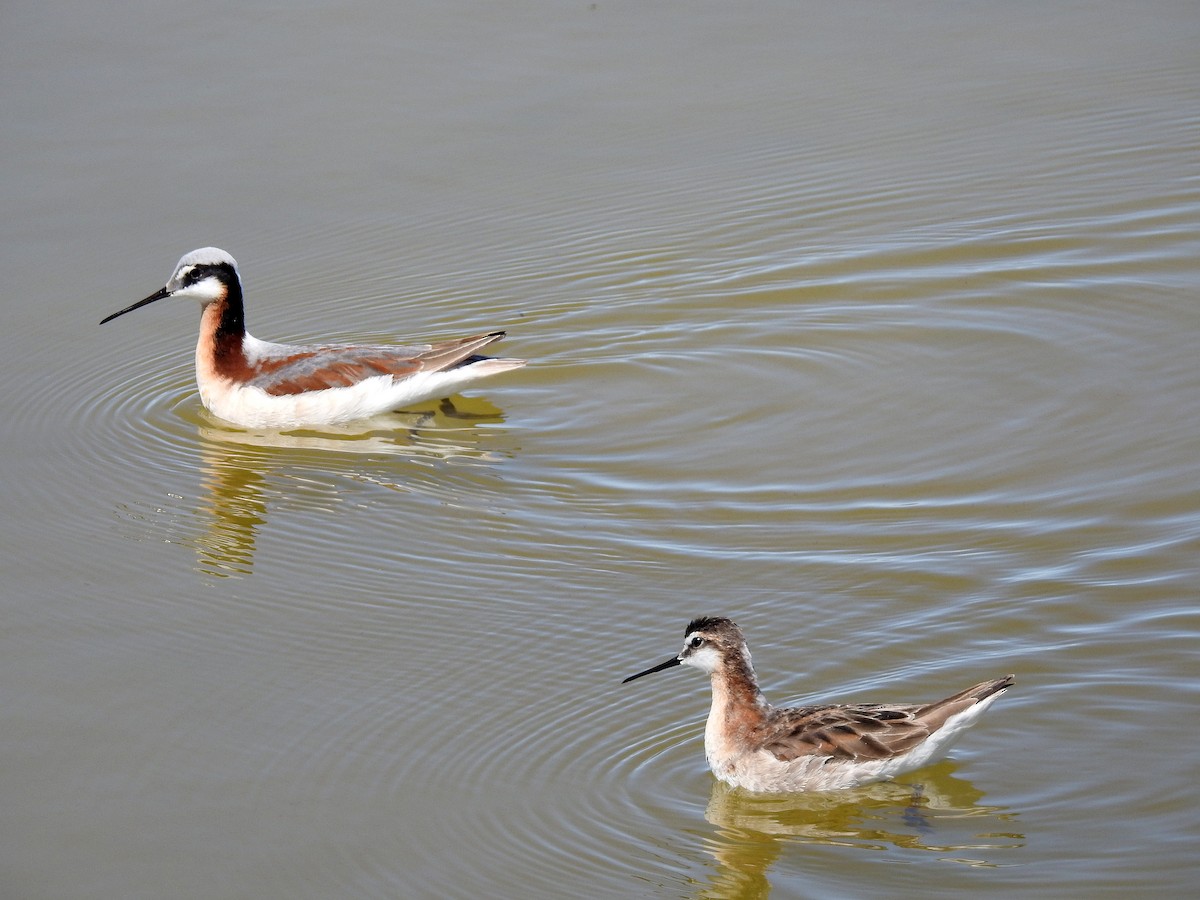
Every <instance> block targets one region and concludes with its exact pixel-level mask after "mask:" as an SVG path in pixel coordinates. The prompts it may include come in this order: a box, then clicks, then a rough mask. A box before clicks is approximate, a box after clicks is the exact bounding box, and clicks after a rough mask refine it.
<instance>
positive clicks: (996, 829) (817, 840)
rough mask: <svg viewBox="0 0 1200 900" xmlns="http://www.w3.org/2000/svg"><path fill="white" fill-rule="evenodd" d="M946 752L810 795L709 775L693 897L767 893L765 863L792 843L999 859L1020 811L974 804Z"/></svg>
mask: <svg viewBox="0 0 1200 900" xmlns="http://www.w3.org/2000/svg"><path fill="white" fill-rule="evenodd" d="M953 768H954V763H952V762H949V761H944V762H942V763H939V764H937V765H936V766H931V767H930V768H928V769H924V770H922V771H921V772H920V773H914V775H915V776H917V777H918V778H919V781H916V780H914V781H911V782H909V783H906V784H900V783H894V782H892V783H881V784H873V785H867V786H865V787H861V788H856V789H854V790H849V791H832V792H828V793H814V794H786V795H763V794H749V793H746V792H745V791H739V790H737V789H734V788H730V787H729V786H728V785H725V784H723V783H722V782H719V781H714V783H713V789H712V795H711V796H710V798H709V802H708V807H707V808H706V810H705V818H707V819H708V821H709V822H710V823H711V824H712V825H713V826H715V828H716V831H715V832H714V833H713V835H712V836H711V838H710V839H709V840H708V846H707V848H706V849H707V850H708V852H709V853H710V854H711V855H712V857H713V859H714V860H715V861H716V866H715V868H714V870H713V875H712V877H711V879H710V880H709V883H708V884H706V885H704V886H703V887H702V888H701V890H700V891H699V893H698V894H697V896H698V897H702V898H706V900H717V898H720V900H735V898H736V900H750V898H763V897H768V896H769V895H770V892H771V886H770V880H769V878H768V870H769V869H770V867H771V865H772V864H773V863H774V862H775V861H776V860H777V859H778V858H779V857H780V855H781V854H782V853H783V852H784V851H785V849H786V848H787V847H788V845H789V844H797V843H801V844H826V845H835V846H841V847H849V848H857V849H861V850H880V849H884V848H887V847H892V848H899V849H901V850H913V851H927V852H934V853H937V854H938V855H939V856H941V857H943V858H947V859H952V860H954V861H958V862H962V863H964V864H969V865H981V866H987V865H995V863H994V862H993V859H994V856H995V854H996V853H997V852H1000V851H1004V850H1010V849H1014V848H1017V847H1020V846H1022V845H1023V844H1024V836H1023V835H1021V834H1017V833H1015V832H1013V830H1012V825H1013V820H1014V819H1015V818H1016V814H1015V813H1013V812H1011V811H1008V810H1005V809H1003V808H1001V807H996V806H986V805H983V804H981V803H980V801H981V799H982V797H983V794H982V793H981V792H980V791H978V790H977V789H976V788H975V787H973V786H972V785H971V784H969V783H968V782H966V781H963V780H962V779H960V778H956V777H954V776H953V775H952V774H951V772H952V770H953Z"/></svg>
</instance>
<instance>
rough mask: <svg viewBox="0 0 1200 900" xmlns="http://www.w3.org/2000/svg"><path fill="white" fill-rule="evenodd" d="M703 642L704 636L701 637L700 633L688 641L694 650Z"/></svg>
mask: <svg viewBox="0 0 1200 900" xmlns="http://www.w3.org/2000/svg"><path fill="white" fill-rule="evenodd" d="M703 643H704V638H702V637H700V635H696V636H695V637H694V638H692V639H691V640H690V641H688V646H689V647H691V648H692V649H693V650H695V649H696V648H697V647H699V646H700V645H701V644H703Z"/></svg>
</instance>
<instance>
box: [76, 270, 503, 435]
mask: <svg viewBox="0 0 1200 900" xmlns="http://www.w3.org/2000/svg"><path fill="white" fill-rule="evenodd" d="M164 297H190V298H192V299H194V300H198V301H200V308H201V313H200V339H199V341H197V343H196V384H197V386H198V387H199V388H200V400H201V402H202V403H203V404H204V406H205V407H206V408H207V409H208V411H209V412H211V413H212V414H213V415H215V416H219V417H220V418H222V419H225V420H226V421H228V422H232V423H233V424H235V425H240V426H242V427H245V428H278V429H289V428H301V427H305V426H320V425H337V424H341V423H345V422H351V421H354V420H356V419H365V418H368V417H370V416H373V415H377V414H379V413H384V412H389V411H391V410H396V409H404V408H406V407H410V406H414V405H416V404H418V403H424V402H426V401H428V400H437V399H441V398H444V397H449V396H450V395H451V394H455V393H457V392H458V391H460V390H462V389H463V388H465V387H467V386H468V385H470V384H472V383H474V382H476V381H478V380H480V379H481V378H487V377H489V376H491V375H497V374H499V373H500V372H507V371H508V370H510V369H516V368H519V367H520V366H523V365H525V360H523V359H497V358H493V357H488V356H481V355H479V351H480V350H482V349H483V348H484V347H486V346H487V345H489V344H491V343H494V342H495V341H498V340H500V339H501V338H502V337H504V332H503V331H492V332H488V333H487V334H477V335H473V336H472V337H466V338H460V339H458V340H449V341H440V342H438V343H433V344H419V345H408V346H399V345H397V346H391V345H369V344H312V345H305V344H273V343H270V342H268V341H260V340H258V338H256V337H253V336H252V335H251V334H250V333H249V332H247V331H246V318H245V312H244V310H243V308H242V281H241V277H240V276H239V274H238V265H237V262H236V261H235V260H234V258H233V257H232V256H230V255H229V254H228V253H226V252H225V251H224V250H219V249H218V248H216V247H202V248H200V249H199V250H193V251H192V252H191V253H186V254H184V256H183V257H182V258H181V259H180V260H179V263H178V264H177V265H176V266H175V272H174V274H172V275H171V278H170V280H168V281H167V283H166V285H165V286H164V287H162V288H159V289H158V290H157V291H155V292H154V293H153V294H151V295H150V296H149V297H146V298H145V299H144V300H139V301H138V302H137V303H134V304H133V305H132V306H127V307H126V308H125V309H122V310H120V311H119V312H115V313H113V314H112V315H111V316H107V317H105V318H104V319H102V320H101V321H100V324H101V325H103V324H104V323H105V322H111V321H112V320H113V319H115V318H117V317H118V316H123V315H125V313H127V312H133V310H135V309H140V308H141V307H143V306H146V305H147V304H149V303H153V302H154V301H156V300H161V299H163V298H164Z"/></svg>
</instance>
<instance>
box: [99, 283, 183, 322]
mask: <svg viewBox="0 0 1200 900" xmlns="http://www.w3.org/2000/svg"><path fill="white" fill-rule="evenodd" d="M170 296H171V292H170V291H168V290H167V289H166V288H165V287H161V288H159V289H158V290H157V291H155V292H154V293H153V294H151V295H150V296H149V297H147V298H146V299H145V300H139V301H138V302H137V303H135V304H133V306H127V307H125V308H124V309H123V310H121V311H120V312H115V313H113V314H112V315H111V316H105V317H104V318H103V319H101V320H100V324H101V325H103V324H104V323H105V322H111V321H112V320H113V319H115V318H116V317H117V316H123V315H125V313H127V312H133V311H134V310H135V309H141V308H142V307H143V306H145V305H146V304H147V303H153V302H154V301H155V300H161V299H162V298H163V297H170Z"/></svg>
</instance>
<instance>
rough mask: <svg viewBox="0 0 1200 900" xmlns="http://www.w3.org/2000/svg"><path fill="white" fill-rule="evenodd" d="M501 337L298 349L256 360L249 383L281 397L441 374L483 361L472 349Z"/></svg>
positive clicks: (490, 335)
mask: <svg viewBox="0 0 1200 900" xmlns="http://www.w3.org/2000/svg"><path fill="white" fill-rule="evenodd" d="M502 337H504V332H502V331H496V332H492V333H490V334H481V335H475V336H473V337H469V338H461V339H458V340H452V341H442V342H440V343H436V344H427V345H421V346H415V347H413V346H408V347H389V346H354V345H344V346H343V345H333V346H324V347H297V348H296V350H297V352H296V353H294V354H291V355H289V356H287V357H285V358H280V359H264V360H260V361H259V362H258V364H257V365H256V366H255V370H254V373H253V376H252V377H251V378H250V379H249V382H248V383H250V384H252V385H254V386H256V387H260V388H262V389H263V390H264V391H266V392H267V393H268V394H272V395H275V396H280V395H285V394H300V393H304V392H306V391H321V390H325V389H327V388H338V387H350V386H351V385H355V384H358V383H359V382H360V381H363V380H365V379H367V378H375V377H377V376H379V375H391V376H394V377H396V378H404V377H406V376H409V375H413V374H416V373H417V372H440V371H443V370H446V369H452V368H454V367H456V366H460V365H465V364H468V363H472V362H476V361H478V360H480V359H485V358H486V357H481V356H477V355H476V352H477V351H478V350H480V349H482V348H483V347H486V346H487V345H488V344H491V343H493V342H494V341H498V340H500V338H502Z"/></svg>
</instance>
